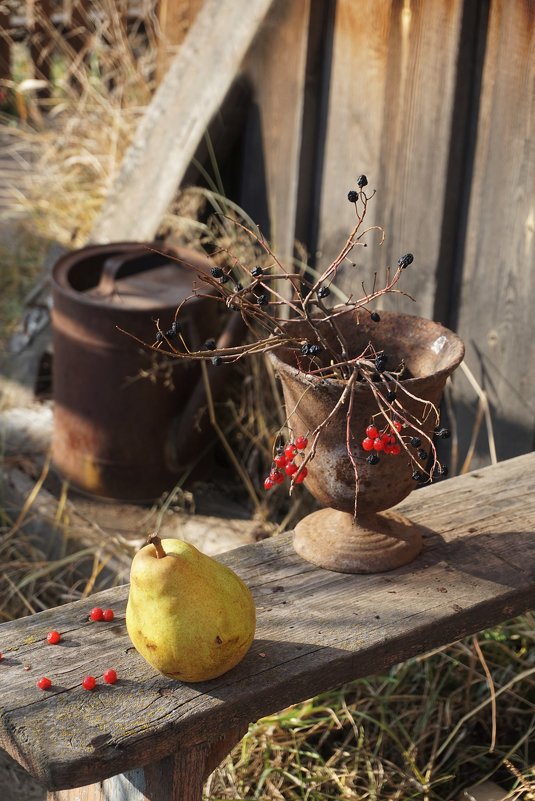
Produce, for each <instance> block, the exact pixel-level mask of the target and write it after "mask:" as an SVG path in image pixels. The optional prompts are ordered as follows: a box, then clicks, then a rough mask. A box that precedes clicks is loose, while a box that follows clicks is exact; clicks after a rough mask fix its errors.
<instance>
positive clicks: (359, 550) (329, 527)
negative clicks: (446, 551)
mask: <svg viewBox="0 0 535 801" xmlns="http://www.w3.org/2000/svg"><path fill="white" fill-rule="evenodd" d="M422 532H423V529H422V528H421V527H420V526H418V525H416V524H415V523H413V522H412V521H411V520H409V519H408V518H407V517H404V516H403V515H401V514H399V513H398V512H393V511H386V512H378V513H377V514H374V513H372V514H368V515H362V516H361V515H358V516H357V518H356V520H355V518H354V517H353V515H352V514H351V513H349V512H340V511H338V510H337V509H320V510H319V511H317V512H313V513H312V514H310V515H307V517H305V518H303V520H300V521H299V523H298V524H297V525H296V527H295V535H294V548H295V550H296V551H297V553H298V554H299V555H300V556H302V557H303V559H306V560H307V561H308V562H312V563H313V564H315V565H318V567H324V568H326V569H327V570H335V571H336V572H338V573H383V572H384V571H387V570H394V569H395V568H396V567H401V566H402V565H405V564H407V563H408V562H411V561H412V560H413V559H415V558H416V556H418V554H419V553H420V551H421V550H422V545H423V540H422Z"/></svg>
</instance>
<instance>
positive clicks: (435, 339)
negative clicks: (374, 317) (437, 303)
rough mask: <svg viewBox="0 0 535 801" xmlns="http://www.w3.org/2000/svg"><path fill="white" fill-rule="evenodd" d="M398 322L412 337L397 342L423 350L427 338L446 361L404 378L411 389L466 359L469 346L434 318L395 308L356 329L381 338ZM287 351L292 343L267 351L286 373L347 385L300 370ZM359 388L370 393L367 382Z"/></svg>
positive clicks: (325, 383) (353, 312)
mask: <svg viewBox="0 0 535 801" xmlns="http://www.w3.org/2000/svg"><path fill="white" fill-rule="evenodd" d="M351 316H358V312H357V311H356V310H353V309H350V310H348V312H347V317H349V318H350V317H351ZM345 317H346V315H345V313H342V314H340V316H338V317H337V319H338V320H339V321H340V322H342V321H344V318H345ZM319 323H320V325H325V321H319ZM300 325H303V326H304V325H305V324H304V323H303V321H301V320H289V321H287V322H286V323H284V324H283V327H284V328H285V329H287V330H288V329H291V328H294V327H297V326H300ZM396 325H397V326H398V327H399V328H400V330H402V329H405V330H406V331H409V332H410V333H409V335H408V336H407V335H405V337H404V336H403V335H400V336H398V337H397V340H396V341H397V342H403V341H404V339H405V341H409V342H410V341H411V340H412V347H413V348H415V349H416V348H418V349H420V350H421V349H422V344H421V343H422V341H423V342H424V343H426V344H427V347H428V349H430V350H431V351H432V352H433V354H434V356H436V358H437V362H438V363H440V362H441V360H442V362H443V364H442V365H441V366H439V367H438V369H432V370H428V371H424V372H421V373H420V374H418V375H413V376H411V377H409V378H403V379H401V383H402V384H403V386H405V387H407V388H410V387H411V386H417V385H418V384H419V383H420V382H421V381H422V380H425V379H428V378H431V377H434V378H439V377H442V376H443V377H445V378H446V377H447V376H449V375H451V373H453V371H454V370H455V369H456V368H457V367H458V366H459V364H460V363H461V362H462V360H463V358H464V353H465V347H464V343H463V341H462V339H461V338H460V337H459V336H458V335H457V334H456V333H455V332H454V331H451V329H449V328H446V327H445V326H443V325H442V324H441V323H438V322H435V321H434V320H429V319H427V318H425V317H420V316H417V315H410V314H405V313H402V312H395V311H381V320H380V322H378V323H375V322H372V323H371V324H370V322H369V321H368V320H362V319H361V320H359V321H358V322H357V323H356V326H357V328H356V329H355V330H358V332H359V335H360V336H361V337H365V333H366V332H369V333H370V335H371V337H376V338H377V339H381V337H382V336H384V335H385V330H387V329H388V331H393V330H394V329H395V326H396ZM418 332H419V333H420V341H419V342H418V344H417V345H415V344H414V337H415V334H417V333H418ZM422 335H423V336H422ZM445 348H447V352H446V351H445V352H442V351H444V349H445ZM285 351H287V352H290V349H289V348H288V346H285V345H281V346H280V347H278V348H275V349H273V350H272V351H269V352H268V354H267V355H268V357H269V359H270V360H271V362H272V364H273V366H274V367H275V369H276V370H277V371H279V372H285V373H286V374H288V375H291V376H293V377H294V378H295V379H298V380H300V381H303V380H305V381H307V382H309V381H310V382H313V383H321V384H322V386H324V387H331V388H332V389H338V388H340V389H341V388H343V387H344V385H345V382H344V381H343V380H342V379H339V378H330V377H320V376H315V375H312V374H310V373H307V372H305V371H303V370H300V369H299V368H297V367H295V366H294V365H293V364H290V363H289V362H288V361H286V360H285V359H284V358H281V354H283V353H284V352H285ZM292 352H293V351H292ZM441 357H442V359H441ZM411 372H412V371H411ZM355 389H356V391H357V392H358V391H361V392H362V391H364V392H366V391H368V392H369V388H368V386H367V385H366V384H362V385H357V386H356V387H355Z"/></svg>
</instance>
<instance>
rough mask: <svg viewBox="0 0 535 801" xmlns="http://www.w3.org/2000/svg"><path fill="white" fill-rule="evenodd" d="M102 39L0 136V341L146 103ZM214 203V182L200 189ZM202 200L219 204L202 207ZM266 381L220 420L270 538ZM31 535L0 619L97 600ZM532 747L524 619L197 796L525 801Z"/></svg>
mask: <svg viewBox="0 0 535 801" xmlns="http://www.w3.org/2000/svg"><path fill="white" fill-rule="evenodd" d="M115 23H116V21H115ZM115 23H114V21H113V18H112V19H110V20H109V21H108V23H107V24H108V27H107V28H106V31H107V35H106V36H104V30H103V29H100V33H99V31H96V32H95V35H96V38H95V40H94V42H95V48H94V54H95V55H94V57H93V58H92V59H91V60H90V61H88V62H86V63H84V62H83V61H80V60H76V61H75V67H74V68H73V69H74V72H75V75H74V77H73V76H72V75H70V74H69V70H70V66H69V65H71V64H72V63H73V61H72V53H69V52H68V50H62V49H61V47H62V46H61V47H60V49H59V53H58V55H57V57H56V64H55V76H56V77H55V84H54V86H53V91H52V97H51V99H50V101H49V107H50V114H49V116H48V117H47V119H46V122H45V120H44V118H43V117H42V116H41V113H40V112H39V109H38V107H37V106H36V105H35V101H34V99H32V97H31V96H30V95H29V94H28V95H25V96H24V97H23V98H22V100H21V98H19V103H18V107H19V109H20V108H22V109H25V112H24V115H23V116H24V119H15V118H11V117H10V118H7V117H6V118H4V120H3V123H4V125H3V130H2V134H3V135H5V136H6V137H7V138H8V139H9V142H10V147H12V148H14V149H15V150H16V151H17V152H18V153H19V154H20V155H21V157H24V158H27V159H28V160H29V162H31V164H32V173H31V174H32V178H33V179H34V180H32V185H31V186H30V185H29V184H25V185H23V186H19V187H17V188H16V191H15V193H14V195H13V208H12V210H11V211H15V212H16V213H17V215H18V220H19V221H18V225H20V226H22V230H23V232H24V235H23V237H22V240H21V242H22V244H21V245H20V246H19V250H18V251H17V250H16V249H14V248H13V247H10V248H8V251H9V252H7V253H6V254H4V257H6V256H7V257H8V261H6V260H4V261H3V265H4V267H5V266H6V265H9V268H8V269H7V270H6V269H4V270H3V271H2V287H1V289H2V298H3V301H2V312H1V314H2V319H1V320H0V325H2V326H3V327H4V331H5V330H7V329H9V328H10V327H11V326H12V324H13V322H14V320H15V319H16V317H17V314H18V310H19V308H20V303H21V301H22V298H23V297H24V295H25V293H26V292H27V291H28V288H29V286H30V285H31V282H32V280H33V279H34V276H35V274H36V272H37V271H38V270H39V265H40V261H41V259H42V255H43V252H44V249H45V247H46V243H47V242H48V240H50V239H54V240H57V241H59V242H61V243H63V244H66V245H73V244H74V245H79V244H82V243H83V242H84V240H85V238H86V236H87V234H88V232H89V230H90V228H91V225H92V221H93V220H94V218H95V215H96V214H97V213H98V210H99V208H100V206H101V204H102V200H103V197H104V195H105V192H106V189H107V187H108V185H109V183H110V182H111V180H112V179H113V176H114V174H115V172H116V170H117V166H118V164H119V163H120V160H121V157H122V154H123V152H124V149H125V147H126V146H127V144H128V142H129V141H130V139H131V137H132V135H133V132H134V130H135V126H136V123H137V120H138V119H139V116H140V114H141V113H142V111H143V107H144V105H145V103H146V102H147V100H148V97H149V96H150V91H151V88H152V87H151V77H150V76H151V74H152V66H151V61H153V60H154V53H153V52H152V51H151V49H150V48H145V50H143V58H142V59H141V61H140V60H139V59H138V60H137V61H136V60H135V59H133V58H132V53H133V51H134V47H138V44H139V43H138V42H132V41H130V42H126V41H125V39H124V37H123V36H122V34H121V35H119V33H120V30H119V29H117V26H116V24H115ZM103 24H104V23H103ZM114 31H115V34H114ZM97 34H99V35H97ZM99 36H100V38H99ZM23 66H24V59H23V58H22V57H21V70H22V69H23ZM23 79H24V75H23V74H22V73H21V75H20V76H19V78H18V80H19V88H18V89H17V87H14V88H13V91H15V92H16V91H19V94H20V93H21V90H20V83H21V82H22V80H23ZM219 188H220V187H218V185H217V178H216V179H214V184H213V186H212V189H219ZM201 195H202V197H201ZM208 199H209V202H210V203H212V205H213V204H214V203H217V202H218V200H217V195H216V194H214V193H212V195H211V197H209V198H208ZM206 200H207V195H206V191H205V190H194V191H193V193H190V194H189V195H188V196H184V197H182V198H181V200H180V204H179V205H178V206H177V208H175V209H173V210H171V211H170V214H169V217H168V218H167V219H166V220H165V221H164V222H163V225H164V227H166V228H167V230H169V231H172V232H173V233H174V234H175V235H178V236H179V237H180V238H181V240H182V241H197V242H199V241H202V240H206V241H208V240H209V239H210V238H213V236H214V230H213V228H211V227H210V224H209V223H207V221H206V218H204V219H199V216H200V215H199V212H200V210H201V207H202V204H204V203H205V202H206ZM201 216H202V215H201ZM185 220H186V221H185ZM227 233H228V232H227ZM218 236H221V231H219V233H218ZM229 236H230V234H229ZM265 369H266V368H265V366H263V364H261V362H260V361H258V362H253V363H252V371H251V373H250V374H248V375H247V376H244V380H243V382H242V385H241V392H239V393H237V394H236V395H234V396H232V397H229V398H228V400H227V401H225V402H224V404H223V408H221V407H220V408H219V409H218V413H219V414H220V415H221V419H222V421H223V422H222V426H223V430H224V432H225V434H226V436H228V437H232V438H233V441H234V442H236V443H238V447H239V449H240V454H241V458H243V464H244V465H245V466H246V469H247V471H248V473H249V475H251V476H252V477H253V483H254V486H255V491H256V492H257V499H258V506H257V508H256V512H257V514H259V515H260V516H261V517H262V516H264V517H265V516H270V515H271V516H276V517H277V518H278V520H279V521H280V524H281V526H283V527H284V526H288V525H291V522H292V518H291V514H293V515H296V516H301V515H302V514H303V510H302V509H300V508H299V506H298V504H294V505H293V506H292V507H291V510H290V507H285V506H284V505H283V504H282V502H281V506H280V507H279V508H270V509H267V507H266V506H265V500H263V495H262V492H261V489H260V480H261V477H262V475H263V472H264V470H265V468H264V461H265V460H266V459H267V460H269V448H270V444H271V437H272V432H273V430H274V428H275V429H276V428H277V426H278V425H279V424H280V420H279V419H278V415H277V411H276V409H277V404H276V400H274V399H275V398H276V395H275V394H274V393H273V394H272V393H267V392H265V391H264V392H259V387H264V388H265V387H266V386H267V385H268V384H267V382H269V381H271V378H270V377H269V375H267V376H266V373H265V372H264V371H265ZM253 401H254V403H253ZM259 402H260V403H261V405H262V408H260V409H259V408H258V403H259ZM253 409H255V410H256V411H255V412H254V413H253ZM273 497H277V496H273ZM280 497H282V496H280ZM303 503H304V502H303ZM31 520H32V509H31V508H29V509H28V512H27V517H26V518H25V519H24V520H22V521H19V522H20V525H19V526H18V527H17V528H16V529H15V528H14V527H13V520H12V519H10V517H9V516H8V515H7V514H6V512H2V511H0V557H1V559H2V563H3V572H2V577H1V579H0V619H4V620H7V619H11V618H14V617H19V616H22V615H25V614H29V613H31V612H34V611H39V610H40V609H43V608H47V607H52V606H55V605H57V604H60V603H64V602H65V601H68V600H72V599H73V598H76V597H81V596H82V595H85V594H87V593H89V592H91V591H93V590H95V589H98V588H99V575H100V570H101V568H102V565H103V560H102V557H101V556H100V554H99V551H98V549H96V548H88V549H79V548H78V549H75V550H74V551H70V550H69V546H68V545H67V544H66V543H63V542H62V541H61V536H60V537H59V548H60V551H59V553H57V554H55V556H54V558H53V559H50V558H49V555H47V554H46V553H45V552H44V550H43V546H42V544H40V542H39V540H38V539H36V538H35V537H33V536H32V534H31V526H30V525H29V524H30V522H31ZM58 531H60V529H58ZM534 743H535V619H534V617H533V616H532V615H529V614H528V615H526V616H524V617H522V618H519V619H517V620H514V621H511V622H509V623H507V624H504V625H503V626H500V627H498V628H496V629H493V630H491V631H488V632H484V633H482V634H480V635H479V637H478V638H477V639H476V638H467V639H466V640H463V641H462V642H460V643H457V644H455V645H452V646H449V647H447V648H444V649H442V650H440V651H437V652H434V653H433V654H429V655H426V656H424V657H421V658H418V659H414V660H410V661H408V662H404V663H402V664H400V665H398V666H397V667H395V668H393V669H392V670H391V671H390V672H389V673H388V674H387V675H384V676H375V677H372V678H369V679H363V680H359V681H356V682H354V683H352V684H349V685H347V686H345V687H343V688H339V689H337V690H334V691H332V692H329V693H325V694H323V695H321V696H318V697H316V698H313V699H311V700H309V701H307V702H304V703H301V704H298V705H295V706H293V707H291V708H290V709H288V710H285V711H283V712H281V713H280V714H277V715H273V716H270V717H268V718H264V719H263V720H261V721H259V722H258V723H256V724H254V725H252V726H251V728H250V730H249V733H248V734H247V735H246V737H245V738H244V739H243V741H242V742H241V743H240V744H239V745H238V746H237V747H236V748H235V749H234V750H233V752H232V754H231V755H230V756H229V758H228V759H227V760H226V761H225V762H224V763H223V765H222V766H221V767H220V768H219V769H218V770H217V771H216V772H215V773H214V774H213V775H212V776H211V777H210V779H209V781H208V784H207V787H206V796H207V798H210V799H211V800H212V801H216V799H259V801H278V800H279V799H285V800H286V801H291V800H292V799H302V800H303V801H313V800H314V801H320V799H321V800H322V801H323V799H331V798H332V799H370V800H371V799H373V800H374V801H398V800H399V801H406V800H407V799H429V801H439V800H442V799H444V801H449V800H450V799H453V798H454V797H455V795H456V794H457V793H458V792H459V790H460V789H461V788H462V787H463V786H466V785H467V784H469V783H472V782H476V781H482V780H483V779H485V778H488V777H492V778H494V780H495V781H496V782H498V783H499V784H500V785H501V786H503V787H504V788H506V789H507V791H508V794H507V798H508V799H511V800H512V799H523V800H524V801H534V799H535V772H534V762H535V754H534Z"/></svg>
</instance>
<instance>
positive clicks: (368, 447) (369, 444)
mask: <svg viewBox="0 0 535 801" xmlns="http://www.w3.org/2000/svg"><path fill="white" fill-rule="evenodd" d="M373 443H374V440H373V439H370V437H366V439H363V440H362V447H363V448H364V450H365V451H373Z"/></svg>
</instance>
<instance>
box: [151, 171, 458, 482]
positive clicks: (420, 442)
mask: <svg viewBox="0 0 535 801" xmlns="http://www.w3.org/2000/svg"><path fill="white" fill-rule="evenodd" d="M367 185H368V181H367V178H366V176H364V175H361V176H360V177H359V178H358V181H357V187H358V188H357V189H356V190H351V191H350V192H349V193H348V200H349V202H350V203H351V204H352V205H353V206H354V209H355V216H356V222H355V225H354V227H353V230H352V231H351V233H350V235H349V237H348V238H347V241H346V242H345V245H344V247H343V248H342V250H341V251H340V253H339V254H338V256H337V257H336V258H335V259H334V261H333V262H331V263H330V264H329V265H328V266H327V267H326V268H325V269H324V270H323V271H320V272H317V273H313V272H311V271H310V270H306V269H305V270H304V271H303V270H289V269H287V267H286V266H285V265H284V264H283V263H282V262H281V261H280V260H279V259H278V258H277V256H276V255H275V253H274V252H273V250H272V249H271V247H270V245H269V244H268V242H267V241H266V240H265V238H264V237H263V235H262V234H261V233H260V232H258V231H253V230H252V229H251V228H250V227H248V226H246V225H244V224H243V222H241V221H240V220H238V219H233V220H232V223H233V224H234V225H235V226H237V228H238V229H240V230H241V232H242V233H243V234H244V235H246V237H247V238H248V239H250V240H251V242H252V243H254V245H255V246H256V252H257V254H258V255H257V256H256V258H255V261H256V262H257V263H255V264H254V266H250V265H248V264H245V263H243V260H241V259H240V258H238V257H237V256H236V255H235V254H233V253H232V252H231V250H230V249H227V248H225V247H219V248H218V249H217V250H216V251H215V252H213V253H211V254H210V255H211V257H212V258H214V259H216V260H218V261H217V263H216V264H215V265H214V266H213V267H212V268H211V270H210V271H209V272H206V273H201V272H199V271H198V270H197V281H196V285H195V287H194V290H193V293H192V296H190V297H188V298H186V299H185V300H184V301H183V302H182V303H181V304H180V305H179V307H178V308H177V310H176V314H175V318H174V320H173V321H172V324H171V325H170V327H169V328H168V329H167V330H166V329H162V328H161V327H160V324H159V322H158V323H157V331H156V338H155V341H154V343H153V344H152V346H151V347H152V348H153V349H154V350H158V351H160V352H162V353H165V354H166V355H168V356H170V357H172V358H174V359H188V360H206V361H209V362H211V363H212V364H213V365H216V366H220V365H222V364H229V363H233V362H236V361H237V360H239V359H242V358H244V357H246V356H249V355H251V354H256V353H264V354H265V353H267V352H269V351H272V350H277V349H278V348H281V347H282V346H283V347H284V348H285V349H290V350H293V351H294V352H295V363H296V366H297V367H298V369H299V370H300V371H302V372H303V373H305V374H306V375H307V376H311V377H314V376H315V377H318V378H320V379H321V378H323V379H326V378H334V379H338V380H341V381H342V382H343V383H344V385H345V386H344V389H343V391H342V393H341V395H340V397H339V399H338V401H337V402H336V404H335V406H334V407H333V409H332V410H331V412H330V414H329V415H328V416H327V417H326V418H325V419H324V420H323V421H321V422H320V423H319V424H318V426H317V428H316V429H315V430H314V431H311V432H308V434H309V438H310V443H311V445H310V449H309V451H308V453H307V454H306V456H304V458H303V461H302V463H301V468H302V469H301V470H300V471H298V472H297V480H296V474H295V471H294V469H293V467H291V468H289V469H290V470H292V471H293V472H289V473H288V476H289V477H290V479H291V487H293V485H294V484H295V483H300V482H301V481H302V478H303V468H305V466H306V464H307V463H308V462H309V461H310V460H311V459H313V458H314V455H315V452H316V445H317V442H318V439H319V437H320V436H321V434H322V431H323V430H324V428H325V427H326V426H327V424H328V423H329V421H330V419H331V418H332V416H333V415H334V414H336V412H337V411H338V410H339V409H340V408H341V407H342V406H343V405H344V404H347V408H348V411H347V420H348V431H347V452H348V455H349V458H350V460H351V463H352V465H353V468H354V471H355V481H356V486H357V487H358V472H357V464H356V461H355V457H354V452H353V449H352V447H351V441H352V437H353V435H354V434H353V433H352V432H350V431H349V420H350V418H351V412H352V409H353V403H354V393H355V387H356V386H358V385H359V384H362V383H364V384H367V385H368V386H369V388H370V390H371V392H372V393H373V396H374V398H375V401H376V404H377V414H376V415H374V419H373V420H371V421H370V426H369V427H368V428H369V429H370V431H371V433H373V434H374V435H375V436H373V437H370V436H369V435H367V436H366V437H365V440H363V443H362V446H363V448H364V450H369V451H370V453H369V455H368V457H367V461H368V463H369V464H375V463H377V462H378V461H379V453H381V455H382V454H383V453H386V454H392V455H397V454H399V453H401V452H405V453H406V454H407V456H408V458H409V459H410V461H411V464H412V466H413V478H414V480H415V481H416V482H417V483H419V484H421V483H426V482H427V481H430V480H432V478H433V477H436V476H437V475H438V476H439V475H445V474H446V472H447V470H446V468H445V467H444V466H442V465H441V464H440V463H439V461H438V458H437V452H436V448H435V445H434V443H433V437H432V436H429V435H428V434H426V433H425V431H424V430H423V427H424V424H426V426H425V427H426V428H427V429H429V425H428V420H429V416H430V415H433V416H434V421H433V425H434V426H435V435H438V436H440V437H447V436H449V432H448V431H447V430H446V429H441V428H440V427H439V414H438V410H437V409H436V407H435V406H434V405H433V404H430V403H428V402H425V401H421V400H420V399H418V398H415V396H414V395H411V393H410V392H409V391H408V389H407V388H406V387H404V386H403V385H402V383H401V382H402V380H403V379H404V378H407V377H410V376H409V374H408V372H407V369H406V366H405V364H404V362H403V361H401V362H400V363H398V364H392V365H391V364H389V354H387V353H385V352H384V351H381V350H376V348H375V347H374V345H373V344H372V343H371V342H369V343H367V344H366V346H365V347H364V349H363V350H362V351H361V352H360V353H358V354H357V355H351V353H350V349H349V346H348V342H347V341H346V338H345V336H344V334H343V331H342V327H341V326H340V325H339V321H340V318H341V317H342V315H344V314H346V313H348V312H350V311H353V312H356V313H357V314H358V315H368V316H369V319H370V320H371V321H372V322H374V323H378V322H379V321H380V319H381V318H380V314H379V313H378V312H377V311H375V310H374V309H373V307H372V304H373V303H374V301H376V300H377V299H378V298H380V297H382V296H383V295H386V294H392V293H399V294H402V295H406V296H407V297H410V295H408V294H407V293H406V292H404V291H403V290H401V289H399V288H398V283H399V281H400V279H401V277H402V275H403V272H404V270H405V269H406V268H407V267H409V266H410V265H411V264H412V262H413V256H412V254H411V253H407V254H405V255H404V256H402V257H401V258H400V259H398V262H397V265H396V267H395V269H394V270H392V269H391V268H387V270H386V276H385V281H384V284H383V285H382V286H380V287H378V286H377V273H376V274H375V276H374V279H373V285H372V287H371V288H370V289H369V290H367V289H366V287H365V285H364V282H363V283H362V284H361V288H362V294H361V295H360V297H357V298H355V297H354V296H353V295H351V296H350V297H348V298H346V299H345V300H344V301H343V302H340V303H335V304H333V303H332V302H331V301H332V298H333V295H334V291H333V289H334V287H335V281H336V279H337V277H338V275H339V273H340V271H341V269H342V268H343V267H344V266H345V265H347V264H350V265H352V266H353V267H354V266H355V263H354V261H353V260H352V259H353V252H354V251H355V249H356V248H359V247H366V246H367V243H366V238H367V237H368V236H369V235H370V234H371V233H372V232H374V233H376V234H377V235H378V236H379V242H380V243H382V242H383V241H384V231H383V229H382V228H381V227H380V226H377V225H370V226H366V225H365V218H366V214H367V209H368V203H369V201H370V200H371V198H372V197H373V196H374V194H375V191H373V192H370V193H368V192H367V191H366V187H367ZM220 265H221V266H220ZM192 297H195V298H206V299H210V300H212V301H214V302H216V303H220V304H222V306H224V307H226V309H227V310H228V311H229V312H233V313H237V314H240V315H241V318H242V320H243V322H244V324H245V326H246V328H247V329H248V330H249V332H250V336H249V337H244V338H243V341H242V342H240V344H238V345H233V346H227V343H226V342H224V341H223V340H220V341H216V340H215V339H208V340H207V341H206V342H204V343H203V345H202V346H201V347H200V348H198V349H194V348H192V347H191V345H190V343H188V342H187V341H186V337H185V335H184V331H183V327H182V325H181V313H182V311H183V309H184V306H185V304H187V303H188V301H189V300H190V299H191V298H192ZM411 299H412V298H411ZM288 321H299V322H300V323H301V325H300V326H299V332H296V331H295V330H293V328H292V326H291V325H288ZM303 332H305V333H304V334H303ZM403 397H406V398H408V397H411V398H412V400H416V401H420V404H421V406H420V408H421V413H419V414H418V415H415V414H414V413H411V412H409V411H408V410H407V409H406V408H405V406H404V404H403V402H402V400H401V399H402V398H403ZM287 428H288V429H289V430H290V442H291V426H290V425H289V424H288V421H287ZM283 442H284V438H283V435H282V431H281V432H279V434H278V436H277V437H276V438H275V441H274V445H273V457H274V462H273V469H272V473H271V474H270V476H269V477H268V479H266V484H265V486H266V488H268V489H269V488H271V486H273V485H274V484H278V483H281V481H280V468H279V467H278V466H277V463H276V457H277V455H278V456H280V453H281V452H282V450H283ZM370 443H371V444H370ZM305 474H306V472H305Z"/></svg>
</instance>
